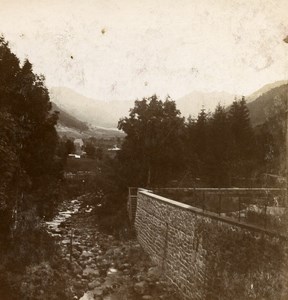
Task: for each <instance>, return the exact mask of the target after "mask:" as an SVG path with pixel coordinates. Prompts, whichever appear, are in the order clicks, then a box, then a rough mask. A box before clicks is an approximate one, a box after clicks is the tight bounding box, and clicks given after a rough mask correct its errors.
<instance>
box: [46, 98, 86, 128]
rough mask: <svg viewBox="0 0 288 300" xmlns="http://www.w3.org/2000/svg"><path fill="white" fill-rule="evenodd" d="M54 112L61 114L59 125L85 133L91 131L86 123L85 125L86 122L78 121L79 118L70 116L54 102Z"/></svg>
mask: <svg viewBox="0 0 288 300" xmlns="http://www.w3.org/2000/svg"><path fill="white" fill-rule="evenodd" d="M52 111H57V112H59V119H58V124H59V125H62V126H65V127H69V128H73V129H76V130H79V131H85V130H88V129H89V127H88V126H87V124H86V123H84V122H82V121H80V120H78V119H77V118H75V117H74V116H72V115H70V114H68V113H67V112H66V111H64V110H63V109H61V108H60V107H59V106H58V105H57V104H55V103H54V102H52Z"/></svg>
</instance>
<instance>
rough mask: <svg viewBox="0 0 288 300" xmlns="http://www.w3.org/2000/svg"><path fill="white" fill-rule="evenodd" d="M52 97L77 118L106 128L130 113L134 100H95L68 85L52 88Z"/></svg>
mask: <svg viewBox="0 0 288 300" xmlns="http://www.w3.org/2000/svg"><path fill="white" fill-rule="evenodd" d="M50 98H51V101H53V102H54V103H56V104H57V105H58V106H59V107H60V108H62V109H64V110H65V111H66V112H67V113H69V114H71V115H73V116H74V117H76V118H77V119H79V120H82V121H85V122H87V123H90V124H92V125H96V126H102V127H106V128H116V127H117V124H118V121H119V119H120V118H121V117H124V116H126V115H127V114H128V112H129V109H130V108H131V107H132V106H133V102H134V101H110V102H106V101H100V100H95V99H91V98H88V97H85V96H83V95H81V94H79V93H77V92H75V91H73V90H72V89H69V88H66V87H53V88H51V89H50Z"/></svg>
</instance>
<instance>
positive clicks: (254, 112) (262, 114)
mask: <svg viewBox="0 0 288 300" xmlns="http://www.w3.org/2000/svg"><path fill="white" fill-rule="evenodd" d="M287 93H288V84H284V85H281V86H279V87H276V88H273V89H271V90H269V91H268V92H266V93H264V94H263V95H261V96H259V97H258V98H257V99H256V100H254V101H252V102H250V103H248V104H247V106H248V109H249V112H250V119H251V123H252V125H253V126H257V125H259V124H262V123H264V122H265V121H266V119H267V116H268V113H269V111H271V109H272V107H273V103H274V102H275V100H277V99H287Z"/></svg>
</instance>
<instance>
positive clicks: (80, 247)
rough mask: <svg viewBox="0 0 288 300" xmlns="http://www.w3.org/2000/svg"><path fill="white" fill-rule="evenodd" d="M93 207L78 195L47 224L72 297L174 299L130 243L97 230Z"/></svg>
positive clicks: (132, 241)
mask: <svg viewBox="0 0 288 300" xmlns="http://www.w3.org/2000/svg"><path fill="white" fill-rule="evenodd" d="M95 209H96V208H93V207H91V206H89V205H86V201H85V196H83V197H80V198H78V199H75V200H72V201H67V202H64V203H63V205H62V207H60V211H59V213H58V215H57V216H56V217H55V218H54V220H53V221H51V222H47V223H46V226H47V228H48V232H49V234H50V235H52V236H53V238H54V239H56V240H57V242H58V244H59V245H60V249H61V260H62V261H63V262H64V265H65V269H64V271H65V274H63V276H65V278H67V277H68V278H69V280H68V282H70V287H69V289H70V292H71V294H72V295H73V299H81V300H90V299H91V300H92V299H98V300H102V299H103V300H116V299H119V300H120V299H123V300H124V299H127V300H134V299H135V300H136V299H137V300H138V299H143V300H145V299H146V300H149V299H162V300H165V299H166V300H172V299H178V298H177V296H176V294H175V292H174V290H173V288H172V287H171V286H170V285H169V284H168V283H167V282H166V281H165V279H164V278H163V277H162V276H161V270H160V269H159V268H158V267H157V266H155V265H153V263H152V262H151V260H150V259H149V257H148V256H147V255H146V254H145V253H144V251H143V250H142V249H141V247H140V245H139V244H138V243H137V241H136V240H135V239H130V240H119V239H116V238H115V237H114V236H112V235H108V234H105V233H103V232H101V231H100V230H99V229H98V226H97V218H96V216H95ZM66 281H67V280H66Z"/></svg>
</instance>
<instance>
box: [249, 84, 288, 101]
mask: <svg viewBox="0 0 288 300" xmlns="http://www.w3.org/2000/svg"><path fill="white" fill-rule="evenodd" d="M287 83H288V80H279V81H275V82H273V83H268V84H266V85H264V86H263V87H262V88H260V89H259V90H257V91H256V92H254V93H253V94H251V95H249V96H247V97H246V101H247V103H250V102H252V101H254V100H256V99H257V98H259V97H260V96H262V95H264V94H265V93H267V92H269V91H270V90H272V89H274V88H276V87H279V86H281V85H284V84H287Z"/></svg>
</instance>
